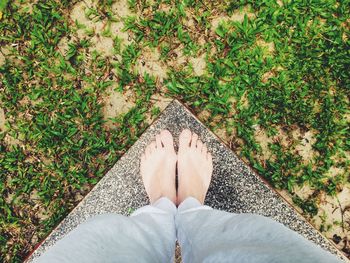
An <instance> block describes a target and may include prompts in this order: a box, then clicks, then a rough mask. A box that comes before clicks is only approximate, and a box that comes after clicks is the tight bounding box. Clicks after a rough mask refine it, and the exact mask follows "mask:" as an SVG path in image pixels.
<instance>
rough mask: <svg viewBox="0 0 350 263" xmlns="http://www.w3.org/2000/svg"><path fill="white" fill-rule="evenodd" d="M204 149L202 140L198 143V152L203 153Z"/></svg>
mask: <svg viewBox="0 0 350 263" xmlns="http://www.w3.org/2000/svg"><path fill="white" fill-rule="evenodd" d="M202 148H203V143H202V141H201V140H198V141H197V150H198V151H199V152H201V151H202Z"/></svg>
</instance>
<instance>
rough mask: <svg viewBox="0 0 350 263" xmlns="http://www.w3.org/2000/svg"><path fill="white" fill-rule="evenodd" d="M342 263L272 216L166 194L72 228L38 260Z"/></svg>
mask: <svg viewBox="0 0 350 263" xmlns="http://www.w3.org/2000/svg"><path fill="white" fill-rule="evenodd" d="M176 239H178V241H179V244H180V247H181V255H182V259H183V262H185V263H186V262H240V263H244V262H266V263H267V262H268V263H273V262H300V263H301V262H327V263H328V262H340V261H339V260H337V259H336V257H334V256H333V255H331V254H330V253H328V252H325V251H323V250H322V249H321V248H318V247H317V246H316V245H314V244H313V243H311V242H310V241H307V240H306V239H304V238H303V237H301V236H299V235H298V234H296V233H295V232H293V231H291V230H289V229H287V228H286V227H284V226H283V225H281V224H279V223H277V222H274V221H273V220H271V219H268V218H265V217H262V216H258V215H253V214H231V213H227V212H223V211H219V210H215V209H212V208H210V207H208V206H203V205H201V204H200V202H199V201H198V200H196V199H194V198H191V197H189V198H187V199H186V200H185V201H183V202H182V203H181V204H180V205H179V207H178V209H176V206H175V205H174V203H173V202H171V201H170V200H169V199H167V198H161V199H159V200H158V201H156V202H155V203H154V204H153V205H149V206H145V207H142V208H140V209H138V210H136V211H135V212H134V213H133V214H132V215H131V217H124V216H120V215H116V214H106V215H100V216H96V217H93V218H91V219H90V220H88V221H86V222H85V223H83V224H81V225H80V226H79V227H77V228H76V229H75V230H73V231H72V232H70V233H69V234H68V235H67V236H66V237H65V238H63V239H62V240H61V241H58V242H57V244H56V245H55V246H54V247H53V248H51V249H50V250H49V251H48V252H46V253H45V254H44V255H43V256H42V257H41V258H39V260H38V262H53V263H54V262H174V251H175V241H176Z"/></svg>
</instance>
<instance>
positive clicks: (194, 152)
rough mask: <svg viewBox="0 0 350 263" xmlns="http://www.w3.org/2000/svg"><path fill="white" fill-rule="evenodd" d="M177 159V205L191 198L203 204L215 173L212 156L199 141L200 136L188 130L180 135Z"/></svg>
mask: <svg viewBox="0 0 350 263" xmlns="http://www.w3.org/2000/svg"><path fill="white" fill-rule="evenodd" d="M177 158H178V161H177V169H178V180H179V189H178V194H177V204H180V203H181V202H182V201H184V200H185V199H186V198H187V197H190V196H192V197H194V198H196V199H197V200H198V201H199V202H201V204H203V203H204V199H205V196H206V194H207V191H208V188H209V184H210V180H211V175H212V172H213V161H212V156H211V154H210V153H209V152H208V150H207V147H206V146H205V144H203V143H202V142H201V140H200V139H198V135H197V134H195V133H192V132H191V131H190V130H188V129H186V130H183V131H182V132H181V134H180V138H179V152H178V157H177Z"/></svg>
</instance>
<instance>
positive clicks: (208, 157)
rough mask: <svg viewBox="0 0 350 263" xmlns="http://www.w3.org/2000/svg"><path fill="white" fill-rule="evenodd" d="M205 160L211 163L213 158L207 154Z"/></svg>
mask: <svg viewBox="0 0 350 263" xmlns="http://www.w3.org/2000/svg"><path fill="white" fill-rule="evenodd" d="M207 160H208V161H209V163H211V162H212V161H213V157H212V155H211V153H207Z"/></svg>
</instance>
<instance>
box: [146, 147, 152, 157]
mask: <svg viewBox="0 0 350 263" xmlns="http://www.w3.org/2000/svg"><path fill="white" fill-rule="evenodd" d="M151 153H152V147H151V144H149V145H148V146H147V147H146V150H145V155H146V158H148V157H149V156H150V154H151Z"/></svg>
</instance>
